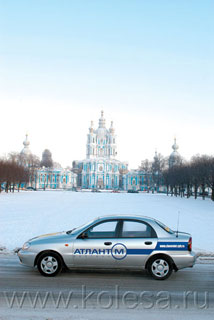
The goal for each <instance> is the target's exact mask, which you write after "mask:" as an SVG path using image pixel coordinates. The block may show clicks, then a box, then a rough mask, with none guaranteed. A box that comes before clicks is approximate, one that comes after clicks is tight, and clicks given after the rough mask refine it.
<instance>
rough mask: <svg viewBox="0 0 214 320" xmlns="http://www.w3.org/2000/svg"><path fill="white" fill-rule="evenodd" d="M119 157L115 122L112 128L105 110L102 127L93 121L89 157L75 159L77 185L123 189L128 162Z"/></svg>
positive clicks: (88, 148) (88, 146)
mask: <svg viewBox="0 0 214 320" xmlns="http://www.w3.org/2000/svg"><path fill="white" fill-rule="evenodd" d="M116 157H117V136H116V135H115V129H114V126H113V122H111V126H110V128H109V129H107V128H106V121H105V118H104V113H103V111H102V112H101V117H100V119H99V126H98V128H97V129H95V128H94V123H93V121H91V125H90V128H89V133H88V135H87V143H86V159H84V160H81V161H74V162H73V171H74V172H76V173H77V174H78V186H79V187H81V188H83V189H106V190H114V189H124V187H125V174H126V173H127V172H128V163H127V162H121V161H119V160H117V159H116Z"/></svg>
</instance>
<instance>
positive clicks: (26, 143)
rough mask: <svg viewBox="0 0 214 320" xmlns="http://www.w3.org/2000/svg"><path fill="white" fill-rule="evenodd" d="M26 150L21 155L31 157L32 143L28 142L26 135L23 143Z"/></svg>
mask: <svg viewBox="0 0 214 320" xmlns="http://www.w3.org/2000/svg"><path fill="white" fill-rule="evenodd" d="M23 145H24V148H23V149H22V151H21V155H25V156H29V155H31V151H30V149H29V145H30V141H29V140H28V134H26V138H25V140H24V141H23Z"/></svg>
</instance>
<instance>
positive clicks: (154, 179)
mask: <svg viewBox="0 0 214 320" xmlns="http://www.w3.org/2000/svg"><path fill="white" fill-rule="evenodd" d="M23 144H24V148H23V149H22V151H21V153H20V158H21V161H22V163H24V164H25V165H26V166H28V167H29V168H31V166H32V164H35V163H36V162H35V161H34V159H33V157H34V155H32V153H31V151H30V149H29V145H30V142H29V140H28V135H26V138H25V141H24V142H23ZM178 148H179V147H178V145H177V142H176V139H175V140H174V144H173V146H172V149H173V152H172V153H171V155H170V156H169V160H168V166H169V168H172V167H173V166H175V165H178V164H181V162H182V158H181V156H180V154H179V153H178ZM158 161H159V159H158V154H157V152H155V156H154V160H153V163H152V166H151V167H150V169H149V170H146V171H145V170H144V169H143V167H142V166H140V167H139V168H138V169H133V170H128V163H127V162H124V161H123V162H122V161H119V160H118V159H117V136H116V134H115V128H114V125H113V121H112V122H111V125H110V127H109V128H108V129H107V128H106V120H105V118H104V112H103V111H101V117H100V119H99V124H98V128H95V127H94V123H93V121H91V125H90V127H89V132H88V134H87V142H86V158H85V159H84V160H80V161H79V160H75V161H73V167H72V169H70V168H69V169H68V168H66V169H64V168H61V167H60V166H59V165H58V166H57V165H56V164H54V163H53V161H52V158H51V152H50V151H49V150H47V149H46V150H45V151H44V152H43V155H42V161H41V162H40V166H39V165H37V166H36V168H35V170H33V174H31V181H30V185H31V186H32V187H35V188H36V189H46V188H47V189H76V188H77V187H78V188H80V189H91V190H93V189H94V190H97V189H102V190H133V191H135V190H139V191H150V190H151V191H164V190H165V189H164V188H165V187H164V186H163V177H162V176H161V170H160V169H159V167H158V163H159V162H158Z"/></svg>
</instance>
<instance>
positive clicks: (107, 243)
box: [104, 242, 112, 246]
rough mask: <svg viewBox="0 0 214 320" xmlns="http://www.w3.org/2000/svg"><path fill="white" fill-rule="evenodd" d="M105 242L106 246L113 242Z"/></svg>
mask: <svg viewBox="0 0 214 320" xmlns="http://www.w3.org/2000/svg"><path fill="white" fill-rule="evenodd" d="M104 244H105V245H106V246H110V245H111V244H112V242H104Z"/></svg>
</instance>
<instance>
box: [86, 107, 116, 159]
mask: <svg viewBox="0 0 214 320" xmlns="http://www.w3.org/2000/svg"><path fill="white" fill-rule="evenodd" d="M116 155H117V145H116V135H115V129H114V126H113V121H112V122H111V126H110V128H109V130H107V129H106V120H105V118H104V112H103V111H101V117H100V118H99V126H98V128H97V129H96V130H95V129H94V123H93V121H91V126H90V128H89V133H88V135H87V145H86V158H87V159H94V158H106V159H115V158H116Z"/></svg>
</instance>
